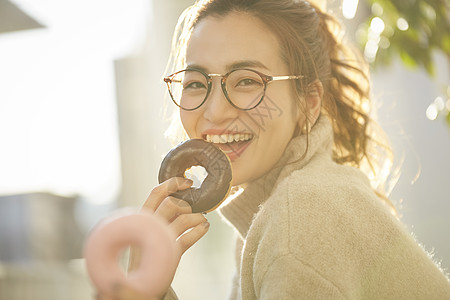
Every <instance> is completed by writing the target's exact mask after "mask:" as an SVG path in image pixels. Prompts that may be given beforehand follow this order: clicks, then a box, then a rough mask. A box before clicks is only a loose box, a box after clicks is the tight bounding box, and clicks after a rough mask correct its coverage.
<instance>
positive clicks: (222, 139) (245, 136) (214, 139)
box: [206, 133, 253, 144]
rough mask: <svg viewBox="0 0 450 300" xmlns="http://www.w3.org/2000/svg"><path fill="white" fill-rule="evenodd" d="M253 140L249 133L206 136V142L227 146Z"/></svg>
mask: <svg viewBox="0 0 450 300" xmlns="http://www.w3.org/2000/svg"><path fill="white" fill-rule="evenodd" d="M252 138H253V135H251V134H249V133H235V134H220V135H211V134H207V135H206V141H208V142H210V143H216V144H225V143H232V142H239V141H248V140H251V139H252Z"/></svg>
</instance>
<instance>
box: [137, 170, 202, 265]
mask: <svg viewBox="0 0 450 300" xmlns="http://www.w3.org/2000/svg"><path fill="white" fill-rule="evenodd" d="M191 186H192V180H190V179H186V178H183V177H173V178H170V179H168V180H167V181H165V182H163V183H161V184H160V185H158V186H156V187H155V188H154V189H153V190H152V191H151V193H150V195H149V196H148V198H147V200H146V201H145V203H144V207H145V208H148V209H150V210H152V211H154V212H155V214H157V215H159V216H160V217H162V218H163V219H165V220H167V221H168V222H169V227H170V228H171V229H172V230H173V232H175V234H176V235H177V245H178V248H179V251H180V256H181V255H182V254H183V253H184V252H186V250H187V249H189V248H190V247H191V246H192V245H194V244H195V243H196V242H197V241H198V240H199V239H200V238H201V237H203V236H204V235H205V234H206V232H207V231H208V228H209V223H208V221H207V220H206V218H205V216H204V215H203V214H201V213H196V214H192V208H191V206H190V205H189V204H188V203H187V202H186V201H183V200H181V199H177V198H175V197H172V196H169V195H171V194H172V193H174V192H176V191H179V190H185V189H187V188H190V187H191Z"/></svg>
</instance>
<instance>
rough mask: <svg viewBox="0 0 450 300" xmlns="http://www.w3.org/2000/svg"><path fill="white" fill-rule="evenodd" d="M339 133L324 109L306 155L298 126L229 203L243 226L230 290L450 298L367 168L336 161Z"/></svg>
mask: <svg viewBox="0 0 450 300" xmlns="http://www.w3.org/2000/svg"><path fill="white" fill-rule="evenodd" d="M332 143H333V132H332V129H331V125H330V122H329V121H328V119H327V118H326V117H321V118H320V119H319V120H318V122H317V123H316V125H315V126H314V127H313V129H312V131H311V134H310V141H309V148H308V151H307V153H306V156H305V157H303V158H302V155H303V153H304V152H305V149H306V137H305V136H304V135H302V136H297V137H295V138H293V140H292V141H291V142H290V143H289V145H288V146H287V148H286V150H285V153H284V154H283V156H282V158H281V159H280V161H279V162H278V163H277V165H276V166H275V167H274V168H273V169H272V170H271V171H270V172H268V173H267V174H265V175H264V176H263V177H261V178H259V179H257V180H255V181H254V182H251V183H249V184H248V186H246V187H245V189H244V191H243V192H242V193H241V194H240V195H238V196H236V197H235V198H234V199H233V200H232V201H231V202H230V203H228V204H227V205H226V206H224V207H222V208H221V209H220V213H221V214H222V215H223V216H224V217H225V218H226V219H227V221H228V222H229V223H231V224H232V226H233V227H234V228H235V229H236V230H237V231H238V233H239V239H238V247H237V249H238V251H237V274H236V277H235V280H234V284H233V291H232V293H231V296H230V299H233V300H234V299H244V300H250V299H450V282H449V280H448V278H447V277H446V276H445V275H444V274H443V272H442V271H441V270H440V269H439V268H438V266H437V265H436V264H435V263H434V262H433V260H432V259H431V257H430V256H429V255H428V253H426V252H425V251H424V250H423V248H422V247H421V246H420V245H419V244H418V243H417V241H416V240H415V239H414V238H413V237H412V235H411V233H410V232H409V231H408V230H407V229H406V228H405V226H404V225H403V224H402V223H401V222H400V221H399V220H397V218H396V217H395V216H393V215H392V214H391V212H390V211H389V209H388V207H387V206H386V205H385V204H384V203H383V201H382V200H380V199H379V198H378V197H377V196H376V194H375V193H374V192H373V190H372V188H371V186H370V183H369V181H368V179H367V177H366V176H365V175H364V174H363V173H362V172H361V171H360V170H358V169H356V168H352V167H349V166H343V165H339V164H336V163H335V162H333V160H332V158H331V149H332ZM168 296H169V295H168ZM173 296H174V297H175V295H173ZM167 298H169V297H167Z"/></svg>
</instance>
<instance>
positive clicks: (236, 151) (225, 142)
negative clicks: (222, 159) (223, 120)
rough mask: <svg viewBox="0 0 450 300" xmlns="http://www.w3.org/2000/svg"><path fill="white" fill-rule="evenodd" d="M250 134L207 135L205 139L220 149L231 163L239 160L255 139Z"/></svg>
mask: <svg viewBox="0 0 450 300" xmlns="http://www.w3.org/2000/svg"><path fill="white" fill-rule="evenodd" d="M253 137H254V136H253V134H250V133H228V134H206V135H205V136H204V139H205V140H206V141H207V142H209V143H214V144H215V145H216V146H217V147H219V148H220V149H221V150H222V151H223V152H224V153H225V154H226V155H227V156H228V158H229V159H230V160H231V161H234V160H236V159H237V158H239V157H240V156H241V155H242V153H243V152H244V151H245V149H247V147H248V146H249V145H250V142H251V141H252V139H253Z"/></svg>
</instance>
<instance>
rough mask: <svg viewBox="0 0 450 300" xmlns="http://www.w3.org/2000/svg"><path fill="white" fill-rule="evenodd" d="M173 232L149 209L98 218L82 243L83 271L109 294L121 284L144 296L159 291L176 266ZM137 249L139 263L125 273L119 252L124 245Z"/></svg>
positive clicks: (100, 289) (125, 210) (97, 286)
mask: <svg viewBox="0 0 450 300" xmlns="http://www.w3.org/2000/svg"><path fill="white" fill-rule="evenodd" d="M175 239H176V237H175V234H174V233H173V232H172V231H171V230H170V229H169V227H168V223H167V222H166V221H165V220H163V219H161V218H160V217H158V216H156V215H154V214H153V212H151V211H149V210H142V211H138V212H137V211H135V210H130V209H121V210H119V211H118V212H117V213H115V214H113V215H111V216H110V217H108V218H106V219H104V220H103V221H101V222H100V223H99V224H98V225H97V226H96V227H95V228H94V229H93V230H92V232H91V233H90V234H89V236H88V238H87V239H86V243H85V246H84V257H85V258H86V265H87V271H88V274H89V276H90V277H91V279H92V282H93V283H94V285H95V286H96V288H97V289H98V290H99V291H100V292H102V293H105V294H112V290H113V286H114V285H115V284H121V285H124V286H127V287H129V288H131V289H133V290H135V291H137V292H139V293H141V294H143V295H146V296H148V297H157V296H160V295H162V294H163V293H164V292H165V290H166V289H167V288H168V287H169V285H170V282H171V280H172V278H173V275H174V274H175V269H176V266H177V260H176V253H177V251H176V245H175ZM128 246H136V247H138V248H140V249H141V252H142V256H141V261H140V264H139V266H138V267H137V268H136V269H135V270H133V271H131V272H130V273H129V274H128V276H127V275H126V274H125V273H124V272H123V271H122V270H121V269H120V266H119V256H120V254H121V253H122V252H123V251H124V250H125V249H126V248H127V247H128Z"/></svg>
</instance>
